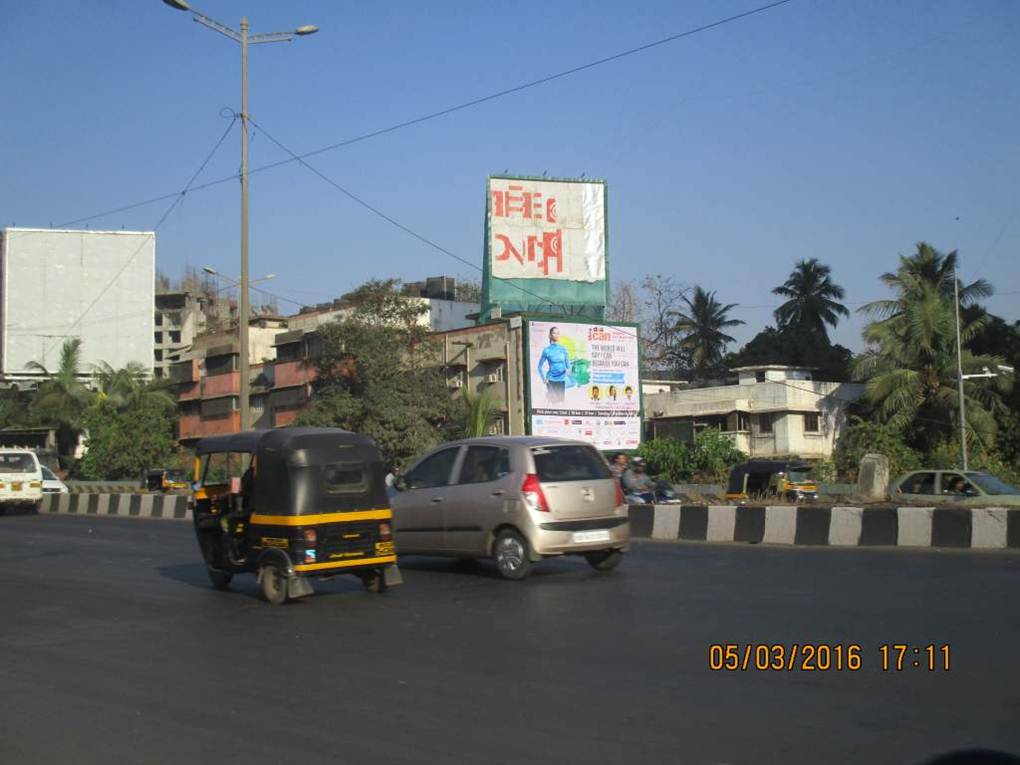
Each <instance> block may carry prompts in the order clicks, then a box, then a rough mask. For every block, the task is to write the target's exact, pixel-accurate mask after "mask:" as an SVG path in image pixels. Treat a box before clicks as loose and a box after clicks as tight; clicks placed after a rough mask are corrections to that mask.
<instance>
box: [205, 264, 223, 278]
mask: <svg viewBox="0 0 1020 765" xmlns="http://www.w3.org/2000/svg"><path fill="white" fill-rule="evenodd" d="M202 270H203V271H205V272H206V273H207V274H212V275H213V276H219V273H220V272H219V271H217V270H216V269H215V268H213V267H212V266H202Z"/></svg>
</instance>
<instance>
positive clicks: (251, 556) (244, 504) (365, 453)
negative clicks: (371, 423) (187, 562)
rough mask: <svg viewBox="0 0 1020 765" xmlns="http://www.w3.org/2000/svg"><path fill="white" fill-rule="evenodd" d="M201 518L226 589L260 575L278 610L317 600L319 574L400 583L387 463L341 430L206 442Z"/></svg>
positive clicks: (198, 524)
mask: <svg viewBox="0 0 1020 765" xmlns="http://www.w3.org/2000/svg"><path fill="white" fill-rule="evenodd" d="M195 455H196V456H195V483H194V486H193V494H192V518H193V521H194V525H195V533H196V535H197V536H198V543H199V547H200V548H201V550H202V556H203V558H204V559H205V564H206V567H207V569H208V572H209V578H210V580H211V581H212V584H213V586H214V587H216V588H217V589H223V588H226V587H227V586H229V584H230V582H231V580H232V578H233V577H234V575H235V574H241V573H255V574H256V575H257V576H258V581H259V583H260V584H261V586H262V592H263V594H264V595H265V597H266V599H267V600H268V601H269V602H270V603H273V604H276V605H279V604H282V603H285V602H286V601H287V600H288V599H293V598H300V597H304V596H305V595H310V594H311V593H312V587H311V583H310V581H309V579H310V578H311V577H332V576H335V575H337V574H353V575H355V576H358V577H359V578H360V579H361V580H362V582H364V584H365V586H366V587H367V588H368V589H369V590H371V591H373V592H384V591H385V590H387V589H388V588H389V587H391V586H393V585H396V584H400V583H401V577H400V571H399V570H398V569H397V565H396V561H397V557H396V550H395V549H394V546H393V535H392V515H393V514H392V511H391V510H390V506H389V500H388V498H387V495H386V482H385V470H384V468H383V462H382V456H381V455H380V454H379V450H378V449H377V448H376V446H375V444H374V443H373V442H372V440H371V439H370V438H368V437H366V436H362V435H359V434H357V433H351V432H349V431H345V430H337V429H334V428H282V429H278V430H259V431H250V432H245V433H235V434H233V435H228V436H213V437H210V438H204V439H202V440H201V441H199V442H198V443H197V444H196V446H195Z"/></svg>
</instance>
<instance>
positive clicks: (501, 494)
mask: <svg viewBox="0 0 1020 765" xmlns="http://www.w3.org/2000/svg"><path fill="white" fill-rule="evenodd" d="M504 494H506V492H505V491H503V490H502V489H500V490H499V491H494V492H492V496H494V497H502V496H503V495H504Z"/></svg>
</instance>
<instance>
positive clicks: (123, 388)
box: [92, 361, 176, 411]
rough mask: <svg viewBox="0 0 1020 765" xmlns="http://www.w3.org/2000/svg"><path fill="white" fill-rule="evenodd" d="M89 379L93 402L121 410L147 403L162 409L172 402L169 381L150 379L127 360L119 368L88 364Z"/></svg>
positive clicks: (171, 405)
mask: <svg viewBox="0 0 1020 765" xmlns="http://www.w3.org/2000/svg"><path fill="white" fill-rule="evenodd" d="M92 379H93V381H94V384H95V388H96V403H103V402H108V403H109V404H111V405H112V406H113V407H114V408H115V409H118V410H121V411H124V410H127V409H134V408H139V407H142V406H145V405H147V404H155V405H159V406H163V407H164V408H172V407H173V406H174V405H175V404H176V400H175V399H174V396H173V394H172V393H171V392H170V385H169V382H168V381H166V380H150V379H149V372H148V370H147V369H146V368H145V366H144V365H142V364H141V363H139V362H137V361H130V362H128V363H127V364H126V365H125V366H123V367H121V368H120V369H114V368H113V367H112V366H111V365H110V364H108V363H107V362H105V361H102V362H100V363H98V364H96V365H94V366H93V367H92Z"/></svg>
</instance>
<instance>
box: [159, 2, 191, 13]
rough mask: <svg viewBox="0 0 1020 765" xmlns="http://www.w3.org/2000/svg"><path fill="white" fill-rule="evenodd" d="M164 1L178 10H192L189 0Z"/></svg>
mask: <svg viewBox="0 0 1020 765" xmlns="http://www.w3.org/2000/svg"><path fill="white" fill-rule="evenodd" d="M163 2H164V3H166V4H167V5H169V6H170V7H171V8H176V9H177V10H178V11H190V10H191V6H190V5H188V3H187V0H163Z"/></svg>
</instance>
